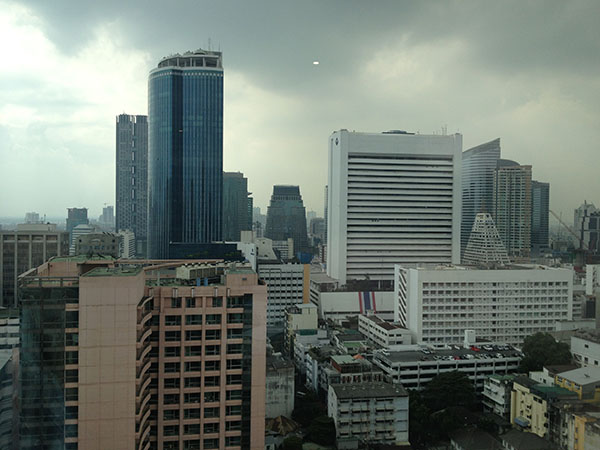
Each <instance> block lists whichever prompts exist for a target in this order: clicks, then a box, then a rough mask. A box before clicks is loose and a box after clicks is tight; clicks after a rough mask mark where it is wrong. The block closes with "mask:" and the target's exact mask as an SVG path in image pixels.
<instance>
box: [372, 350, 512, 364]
mask: <svg viewBox="0 0 600 450" xmlns="http://www.w3.org/2000/svg"><path fill="white" fill-rule="evenodd" d="M451 347H452V348H446V349H429V348H422V349H418V350H417V349H414V350H404V351H390V352H388V353H387V354H385V353H377V356H378V357H379V358H380V359H384V360H385V359H387V360H388V361H390V362H391V363H392V364H394V363H403V362H416V361H438V360H448V361H450V360H463V359H471V360H475V359H494V358H511V357H513V358H521V357H522V355H521V353H520V352H519V350H517V349H515V348H514V347H512V346H510V345H490V346H486V347H488V348H491V350H486V349H484V348H483V347H478V346H473V347H470V348H463V347H460V346H458V345H454V346H451Z"/></svg>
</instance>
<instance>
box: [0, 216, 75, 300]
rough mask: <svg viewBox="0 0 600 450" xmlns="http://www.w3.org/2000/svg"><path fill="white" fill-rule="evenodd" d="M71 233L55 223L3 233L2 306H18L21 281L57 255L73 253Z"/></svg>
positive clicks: (0, 261)
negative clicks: (18, 279) (30, 270)
mask: <svg viewBox="0 0 600 450" xmlns="http://www.w3.org/2000/svg"><path fill="white" fill-rule="evenodd" d="M69 243H70V240H69V233H67V232H65V231H58V230H57V229H56V225H54V224H24V225H18V226H17V230H13V231H0V305H1V306H6V307H10V306H16V305H17V278H18V277H19V275H21V274H22V273H23V272H26V271H27V270H29V269H31V268H33V267H37V266H39V265H40V264H43V263H44V262H45V261H47V260H48V259H50V258H51V257H53V256H64V255H68V254H69Z"/></svg>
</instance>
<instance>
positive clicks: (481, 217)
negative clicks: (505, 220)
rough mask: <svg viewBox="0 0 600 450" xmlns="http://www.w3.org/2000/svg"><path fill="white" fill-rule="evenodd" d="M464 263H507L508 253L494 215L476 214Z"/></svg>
mask: <svg viewBox="0 0 600 450" xmlns="http://www.w3.org/2000/svg"><path fill="white" fill-rule="evenodd" d="M462 262H463V264H474V265H478V264H484V265H505V264H509V263H510V260H509V259H508V253H506V248H504V244H502V240H501V239H500V235H499V234H498V230H497V229H496V225H494V220H493V219H492V216H491V215H490V214H488V213H479V214H477V215H476V216H475V221H474V222H473V229H472V230H471V233H470V237H469V242H468V243H467V248H466V249H465V253H464V255H463V258H462Z"/></svg>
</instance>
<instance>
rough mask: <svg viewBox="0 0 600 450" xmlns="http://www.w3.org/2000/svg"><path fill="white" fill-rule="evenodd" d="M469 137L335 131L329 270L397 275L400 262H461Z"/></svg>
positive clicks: (340, 275) (345, 274) (343, 274)
mask: <svg viewBox="0 0 600 450" xmlns="http://www.w3.org/2000/svg"><path fill="white" fill-rule="evenodd" d="M461 154H462V136H461V135H460V134H454V135H450V136H438V135H434V136H431V135H415V134H409V133H406V132H401V131H394V132H389V133H380V134H375V133H356V132H349V131H347V130H341V131H336V132H335V133H333V135H331V137H330V139H329V181H328V183H327V185H328V191H329V198H328V207H327V214H328V217H327V274H328V275H329V276H331V277H333V278H336V279H338V280H339V281H340V283H342V284H344V283H346V281H347V280H356V279H365V278H369V279H371V280H389V281H391V280H393V278H394V264H404V265H414V264H418V263H442V264H443V263H458V262H459V258H460V217H461V215H460V203H461V181H460V172H461Z"/></svg>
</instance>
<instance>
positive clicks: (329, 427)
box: [306, 415, 335, 445]
mask: <svg viewBox="0 0 600 450" xmlns="http://www.w3.org/2000/svg"><path fill="white" fill-rule="evenodd" d="M306 437H307V438H308V439H310V440H311V441H313V442H314V443H316V444H320V445H333V444H335V422H334V421H333V419H332V418H331V417H328V416H325V415H322V416H319V417H315V419H314V420H313V421H312V422H311V423H310V425H309V426H308V434H307V436H306Z"/></svg>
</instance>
